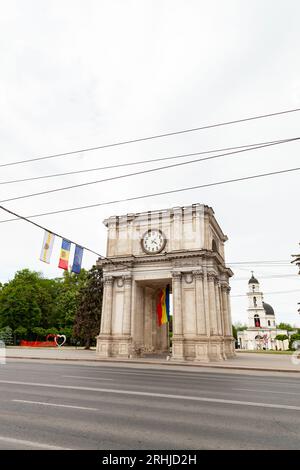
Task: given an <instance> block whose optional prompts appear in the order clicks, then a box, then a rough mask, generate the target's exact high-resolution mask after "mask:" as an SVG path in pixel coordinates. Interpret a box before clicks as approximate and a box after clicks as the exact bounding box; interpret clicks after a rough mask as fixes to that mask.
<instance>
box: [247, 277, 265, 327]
mask: <svg viewBox="0 0 300 470" xmlns="http://www.w3.org/2000/svg"><path fill="white" fill-rule="evenodd" d="M251 273H252V276H251V278H250V279H249V282H248V285H249V291H248V293H247V295H248V300H249V306H248V325H249V327H250V328H253V327H256V328H261V327H262V326H264V320H265V310H264V307H263V293H262V292H260V286H259V282H258V280H257V279H256V278H255V277H254V273H253V271H251Z"/></svg>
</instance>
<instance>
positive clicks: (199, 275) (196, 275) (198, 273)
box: [193, 270, 204, 279]
mask: <svg viewBox="0 0 300 470" xmlns="http://www.w3.org/2000/svg"><path fill="white" fill-rule="evenodd" d="M193 275H194V278H195V279H203V277H204V274H203V271H200V270H197V271H193Z"/></svg>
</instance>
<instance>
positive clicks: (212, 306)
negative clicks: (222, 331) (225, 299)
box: [207, 272, 218, 336]
mask: <svg viewBox="0 0 300 470" xmlns="http://www.w3.org/2000/svg"><path fill="white" fill-rule="evenodd" d="M215 277H216V275H215V273H213V272H208V273H207V280H208V294H209V314H210V315H209V317H210V334H211V336H217V335H218V321H217V309H216V293H215Z"/></svg>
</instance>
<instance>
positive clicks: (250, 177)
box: [0, 167, 300, 224]
mask: <svg viewBox="0 0 300 470" xmlns="http://www.w3.org/2000/svg"><path fill="white" fill-rule="evenodd" d="M299 170H300V167H297V168H288V169H285V170H278V171H272V172H269V173H261V174H257V175H251V176H244V177H242V178H233V179H230V180H223V181H217V182H215V183H207V184H202V185H197V186H190V187H187V188H180V189H173V190H170V191H160V192H159V193H152V194H144V195H142V196H133V197H129V198H124V199H115V200H114V201H106V202H99V203H97V204H89V205H86V206H77V207H71V208H69V209H60V210H56V211H51V212H43V213H40V214H33V215H28V216H27V218H30V219H31V218H34V217H44V216H47V215H54V214H62V213H65V212H73V211H78V210H83V209H91V208H94V207H100V206H108V205H112V204H118V203H121V202H129V201H137V200H139V199H147V198H151V197H157V196H165V195H167V194H175V193H181V192H185V191H194V190H195V189H203V188H209V187H212V186H219V185H223V184H228V183H236V182H239V181H247V180H252V179H256V178H264V177H267V176H274V175H280V174H284V173H291V172H294V171H299ZM15 220H18V219H6V220H1V221H0V223H2V224H3V223H6V222H13V221H15Z"/></svg>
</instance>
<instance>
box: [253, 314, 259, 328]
mask: <svg viewBox="0 0 300 470" xmlns="http://www.w3.org/2000/svg"><path fill="white" fill-rule="evenodd" d="M254 326H255V327H256V328H260V318H259V316H258V315H257V314H255V315H254Z"/></svg>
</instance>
